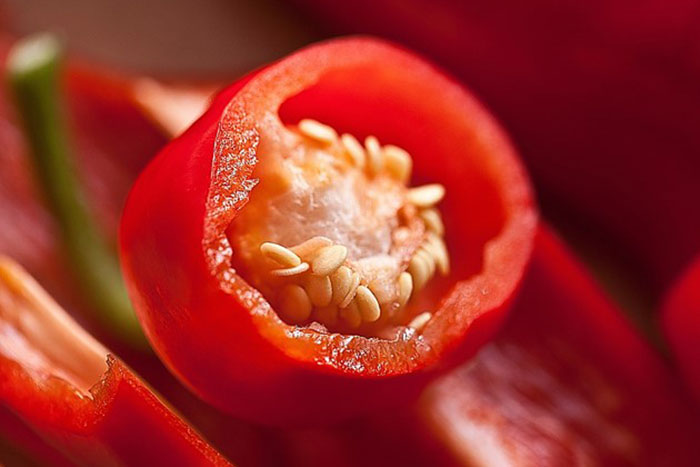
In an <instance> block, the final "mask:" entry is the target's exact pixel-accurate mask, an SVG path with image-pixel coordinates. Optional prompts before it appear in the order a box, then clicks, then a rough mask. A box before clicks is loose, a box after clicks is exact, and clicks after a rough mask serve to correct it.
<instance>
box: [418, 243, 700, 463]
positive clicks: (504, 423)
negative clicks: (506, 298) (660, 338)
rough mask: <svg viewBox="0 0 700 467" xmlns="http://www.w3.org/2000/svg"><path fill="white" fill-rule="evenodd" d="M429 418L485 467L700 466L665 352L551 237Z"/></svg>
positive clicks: (440, 390) (438, 388) (694, 427)
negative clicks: (495, 328) (501, 323)
mask: <svg viewBox="0 0 700 467" xmlns="http://www.w3.org/2000/svg"><path fill="white" fill-rule="evenodd" d="M423 411H424V416H425V417H426V418H427V419H428V420H430V421H432V425H433V427H434V430H435V432H436V433H437V434H438V435H439V436H440V437H442V438H443V439H444V440H445V442H446V443H447V444H448V445H449V446H451V448H452V449H453V451H454V452H455V454H456V455H457V456H459V457H461V458H463V459H465V460H466V459H469V460H470V461H471V462H476V463H477V464H485V465H510V464H517V465H572V464H583V465H675V466H680V465H696V464H697V459H698V456H700V450H699V449H700V448H699V447H698V444H697V440H698V439H700V431H699V428H700V426H699V425H698V424H697V414H696V413H694V412H693V410H692V407H691V404H690V403H689V400H688V399H687V397H685V396H684V394H683V393H682V390H681V388H680V387H679V385H678V384H677V381H676V380H675V379H674V377H673V375H672V374H671V372H670V371H669V369H668V368H667V367H666V365H665V364H664V362H662V361H661V360H660V359H659V358H658V356H657V355H656V353H655V352H654V351H653V350H652V349H651V348H650V347H649V345H648V344H647V343H646V342H644V341H643V340H642V339H641V338H640V337H639V335H638V334H637V333H636V332H635V331H634V330H633V329H632V328H631V326H630V324H629V323H628V322H627V321H626V320H625V318H624V317H623V314H622V312H621V311H620V310H618V309H617V308H616V307H615V305H614V304H613V303H611V302H610V301H609V299H608V298H607V297H605V296H604V294H603V293H602V292H601V291H600V289H599V288H598V287H597V286H596V285H595V284H594V283H593V282H592V280H591V278H590V277H589V276H588V275H587V274H586V273H585V271H583V270H582V268H581V266H579V264H578V263H577V261H576V260H575V259H574V258H572V257H571V254H570V253H569V252H568V251H567V250H566V249H565V248H564V247H563V246H562V245H561V243H560V242H559V240H558V239H556V238H555V237H554V236H553V235H552V233H551V232H549V231H548V230H547V229H542V230H541V231H540V233H539V234H538V236H537V239H536V243H535V251H534V255H533V260H532V266H531V269H530V270H529V272H528V276H527V278H526V280H525V281H524V283H523V288H522V293H521V294H520V295H519V297H518V301H517V304H516V305H514V307H513V310H512V313H511V314H510V321H509V322H508V324H507V326H506V327H505V329H504V331H503V332H502V333H501V334H500V335H499V337H498V338H497V339H495V340H494V341H493V342H491V343H490V344H489V345H488V346H487V347H485V348H484V349H483V350H482V351H481V352H480V353H479V355H478V356H477V357H476V358H475V359H474V360H473V361H472V362H470V364H469V365H465V366H463V367H461V368H460V369H458V370H457V371H455V372H453V373H451V374H450V375H448V376H447V377H446V378H443V379H441V380H440V381H439V382H437V383H436V384H435V385H434V386H433V387H431V388H430V389H429V390H428V392H427V397H426V401H425V405H424V407H423Z"/></svg>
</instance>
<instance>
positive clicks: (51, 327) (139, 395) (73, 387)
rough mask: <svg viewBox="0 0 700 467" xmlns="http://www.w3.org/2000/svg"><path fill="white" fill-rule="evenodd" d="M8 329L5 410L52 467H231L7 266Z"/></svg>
mask: <svg viewBox="0 0 700 467" xmlns="http://www.w3.org/2000/svg"><path fill="white" fill-rule="evenodd" d="M0 329H1V333H2V340H0V404H2V408H3V410H5V409H8V410H9V413H8V414H7V415H8V417H6V418H8V420H14V421H15V422H16V421H20V422H21V423H22V424H24V425H25V426H27V427H29V428H30V429H31V430H32V431H33V432H34V433H35V434H37V435H38V436H39V437H40V438H41V440H43V441H44V442H46V443H48V444H49V445H50V446H51V447H50V448H42V449H41V450H39V451H37V453H38V454H40V455H41V456H44V457H46V458H51V459H52V461H51V462H52V463H54V462H55V461H57V459H55V457H56V456H57V451H58V452H60V453H61V454H62V455H63V456H66V458H67V459H69V460H70V461H72V462H76V463H78V464H81V465H113V464H122V463H123V464H125V465H145V464H153V463H157V464H161V463H163V462H165V463H167V464H168V465H222V466H223V465H230V464H229V463H228V461H226V459H224V458H223V457H222V456H221V455H220V454H219V453H218V452H217V451H216V450H215V449H214V448H212V447H211V446H209V445H208V444H207V442H206V441H205V440H203V439H202V438H201V437H200V436H199V435H198V434H197V433H196V432H195V431H194V430H193V429H192V428H191V427H190V426H189V425H187V423H186V422H184V421H183V420H182V419H180V418H179V417H178V416H177V415H176V414H174V413H173V412H172V411H171V409H170V408H169V407H167V406H166V405H164V404H163V402H161V401H160V400H159V399H158V397H156V395H155V394H153V392H152V391H151V389H149V388H148V386H146V385H145V384H144V383H143V381H141V379H140V378H139V377H138V376H136V375H135V374H134V373H133V372H132V371H131V370H130V369H129V368H128V367H127V366H126V365H124V363H122V362H121V361H120V360H119V359H117V358H116V357H114V356H113V355H111V354H108V352H107V350H106V349H104V347H102V346H101V345H100V344H99V343H98V342H97V341H95V340H94V339H93V338H92V337H91V336H90V335H88V334H87V333H86V332H85V331H83V330H82V329H81V328H80V327H78V325H77V324H76V323H75V322H74V321H72V319H71V318H70V317H68V315H67V314H66V313H65V312H64V311H63V310H62V309H60V307H59V306H58V305H57V304H56V303H55V302H54V301H53V300H52V299H51V298H50V297H49V296H48V295H47V294H46V293H45V292H44V291H43V290H42V289H41V287H40V286H39V285H38V284H37V283H36V282H34V280H33V279H32V278H31V277H30V276H29V275H28V274H27V273H26V272H24V271H23V270H22V269H21V268H20V267H19V266H18V265H16V264H15V263H14V262H12V261H10V260H8V259H6V258H0ZM10 414H11V416H10ZM15 417H16V418H15ZM16 425H17V427H18V428H16V429H14V430H13V431H15V432H17V431H18V429H21V428H22V425H21V424H16ZM10 428H11V427H10ZM29 434H30V435H31V433H29ZM10 435H12V434H11V433H10ZM19 435H20V437H21V438H22V439H24V440H27V441H31V443H32V445H34V446H36V445H37V444H38V443H40V442H41V441H40V440H39V439H37V438H36V437H33V435H32V436H27V433H19ZM53 449H56V450H57V451H54V450H53Z"/></svg>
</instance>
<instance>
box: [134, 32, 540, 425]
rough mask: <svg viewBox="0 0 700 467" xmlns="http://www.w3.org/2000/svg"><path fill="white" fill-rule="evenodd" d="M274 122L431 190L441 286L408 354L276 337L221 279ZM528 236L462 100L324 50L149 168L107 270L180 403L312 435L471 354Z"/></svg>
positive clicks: (378, 57)
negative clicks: (340, 138) (323, 134)
mask: <svg viewBox="0 0 700 467" xmlns="http://www.w3.org/2000/svg"><path fill="white" fill-rule="evenodd" d="M280 106H281V108H280ZM278 110H279V113H280V115H281V117H282V119H283V120H285V121H287V122H289V121H292V122H295V121H297V120H298V119H299V118H302V117H311V118H317V119H318V120H320V121H323V122H326V123H329V124H331V125H333V126H335V127H336V128H337V129H339V130H340V131H346V132H350V133H352V134H355V135H357V136H359V137H362V136H365V135H367V134H370V133H372V134H375V135H377V136H378V137H379V138H380V140H382V141H386V142H391V143H395V144H398V145H400V146H402V147H405V148H406V149H407V150H408V151H409V152H411V154H412V155H413V158H414V167H415V174H416V175H415V177H414V178H415V180H414V182H424V181H428V180H430V181H437V182H440V183H442V184H443V185H445V186H446V188H447V192H448V196H447V197H446V199H445V201H444V211H443V213H444V217H445V218H446V224H447V232H448V233H447V243H448V247H450V248H451V249H452V250H451V256H452V258H453V264H455V265H456V270H455V271H454V272H453V274H452V276H451V278H450V281H449V282H448V284H447V287H449V288H451V291H450V292H449V293H447V294H445V295H444V296H443V297H442V298H440V297H436V300H435V303H436V307H437V308H436V311H437V313H436V316H435V318H434V319H433V320H432V321H431V322H430V323H429V324H428V326H427V327H426V328H425V330H424V332H423V338H422V339H417V338H416V337H415V336H413V337H411V336H407V337H406V338H400V339H398V340H396V341H385V340H384V341H382V340H377V339H368V338H365V337H360V336H353V337H348V336H342V335H338V334H335V335H321V334H318V333H316V332H315V331H311V330H306V329H303V328H296V327H293V326H288V325H286V324H285V323H283V322H282V321H280V320H279V318H278V317H277V316H276V314H275V313H274V312H273V311H272V309H271V308H270V306H269V304H268V303H267V302H266V301H265V300H264V298H262V297H261V296H260V294H259V293H258V292H257V291H256V290H255V289H253V288H252V287H251V286H249V285H248V284H247V283H246V282H245V281H244V280H243V279H242V278H241V277H239V276H237V275H236V274H235V273H233V271H232V270H230V269H229V266H228V261H229V257H230V255H231V251H230V248H228V243H227V240H226V239H225V236H224V229H225V228H226V227H227V226H228V224H229V223H230V221H231V220H232V219H233V217H234V216H235V213H236V212H237V210H238V209H244V204H245V199H246V197H247V191H246V186H247V185H249V183H250V182H249V181H248V179H249V177H251V173H252V171H253V169H254V165H255V163H254V162H253V161H252V159H251V156H252V155H254V154H255V152H256V147H257V144H258V142H259V141H260V140H261V139H264V138H268V137H274V136H275V135H274V134H269V133H266V131H269V126H268V127H265V128H263V127H262V126H259V123H260V122H261V121H263V120H265V119H267V120H265V121H269V120H270V119H273V120H274V121H275V122H279V120H276V116H277V111H278ZM273 133H274V132H273ZM258 157H261V156H260V155H259V154H258ZM535 222H536V216H535V212H534V208H533V205H532V199H531V195H530V191H529V187H528V183H527V180H526V178H525V175H524V173H523V171H522V168H521V167H520V165H519V163H518V162H517V159H516V157H515V154H514V152H513V150H512V148H511V146H510V144H509V143H508V141H507V140H506V138H505V136H504V135H503V134H502V132H501V130H500V129H499V128H498V127H497V125H496V124H495V123H494V121H493V120H492V118H491V117H490V116H489V115H488V114H487V113H486V111H485V110H484V109H483V108H481V106H480V105H479V104H478V103H477V102H476V101H475V100H474V98H473V97H471V96H470V95H469V94H468V93H467V92H466V91H464V90H463V89H462V88H461V87H459V86H458V85H457V84H455V83H454V82H453V81H452V80H450V79H449V78H447V77H446V76H445V75H443V74H442V73H440V72H439V71H437V70H436V69H435V68H433V67H432V66H430V65H428V64H426V63H425V62H423V61H422V60H420V59H418V58H416V57H414V56H413V55H411V54H409V53H407V52H404V51H402V50H400V49H397V48H395V47H393V46H391V45H387V44H385V43H381V42H378V41H374V40H371V39H347V40H337V41H329V42H327V43H323V44H320V45H317V46H313V47H309V48H307V49H304V50H302V51H300V52H298V53H296V54H294V55H292V56H290V57H288V58H286V59H283V60H281V61H280V62H277V63H275V64H273V65H271V66H269V67H268V68H266V69H263V70H262V71H259V72H258V73H257V74H255V75H253V76H249V77H248V78H246V79H244V80H243V81H242V82H241V83H238V84H237V85H234V86H233V87H231V88H229V89H228V90H226V91H224V92H223V94H222V95H221V96H220V97H219V98H218V99H217V100H216V101H215V102H214V104H213V106H212V108H211V109H210V110H209V111H208V112H207V113H206V114H205V115H204V116H203V117H202V119H200V120H199V121H198V122H197V123H195V124H194V125H193V126H192V127H191V128H190V129H189V130H188V131H187V132H186V133H185V134H184V135H182V136H181V137H180V138H178V139H176V140H175V141H173V142H172V143H171V144H169V145H168V146H167V147H166V148H165V149H164V150H163V151H162V152H161V153H160V154H159V155H158V156H157V158H156V159H155V160H154V161H153V163H151V164H150V165H149V167H148V168H147V169H146V170H145V171H144V173H143V174H142V175H141V176H140V177H139V179H138V180H137V182H136V184H135V186H134V188H133V190H132V192H131V194H130V197H129V199H128V201H127V206H126V209H125V212H124V216H123V219H122V226H121V253H122V265H123V269H124V271H125V275H126V279H127V283H128V286H129V289H130V293H131V297H132V301H133V303H134V305H135V307H136V309H137V312H138V313H139V317H140V319H141V321H142V323H143V324H144V327H145V329H146V332H147V335H148V336H149V338H150V339H151V342H152V343H153V345H154V347H155V348H156V350H157V351H158V352H159V354H160V356H161V357H162V358H163V360H164V361H165V362H167V364H168V365H169V366H170V367H171V368H172V369H173V370H174V371H175V372H176V373H177V374H178V375H180V377H181V378H182V379H183V380H184V381H185V382H186V383H187V384H188V385H189V386H190V387H192V388H193V389H194V390H195V392H197V393H198V394H199V395H200V396H202V397H203V398H204V399H206V400H208V401H210V402H212V403H213V404H215V405H217V406H219V407H222V408H224V409H226V410H229V411H232V412H235V413H237V414H239V415H242V416H245V417H248V418H253V419H257V420H260V421H264V422H272V423H299V422H301V423H304V422H317V421H321V420H324V419H327V418H328V417H337V416H343V415H348V414H356V413H360V412H362V411H368V410H372V409H373V408H376V407H380V406H383V405H386V404H387V403H389V401H392V402H393V403H398V402H399V401H400V400H403V399H406V398H410V397H413V396H414V395H415V394H416V392H417V391H418V390H419V389H420V387H421V386H422V385H423V384H424V383H425V382H427V381H428V380H429V379H430V377H431V376H432V375H433V374H435V373H436V372H437V370H441V369H444V368H446V367H449V366H450V365H451V364H454V363H455V362H457V361H460V360H463V359H464V358H466V357H467V356H469V355H471V354H473V353H474V351H475V350H476V349H477V348H478V347H479V346H480V345H481V344H483V342H484V341H485V340H487V338H488V336H489V335H490V334H491V333H492V332H493V331H494V330H495V329H496V328H497V325H498V324H499V323H500V321H501V320H502V318H503V316H504V311H505V309H506V305H507V304H508V303H509V302H510V300H511V298H512V297H513V294H514V292H515V290H516V288H517V284H518V283H519V281H520V278H521V276H522V273H523V269H524V267H525V264H526V262H527V259H528V257H529V253H530V248H531V239H532V235H533V232H534V226H535ZM457 281H459V282H457Z"/></svg>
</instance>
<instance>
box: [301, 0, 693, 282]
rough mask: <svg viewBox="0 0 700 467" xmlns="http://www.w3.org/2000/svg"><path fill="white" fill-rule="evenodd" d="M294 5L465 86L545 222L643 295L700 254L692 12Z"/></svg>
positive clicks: (444, 4) (672, 6)
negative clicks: (608, 257)
mask: <svg viewBox="0 0 700 467" xmlns="http://www.w3.org/2000/svg"><path fill="white" fill-rule="evenodd" d="M294 3H297V4H299V5H302V6H303V7H304V10H305V12H306V13H308V14H309V15H310V16H311V17H312V18H316V19H317V21H316V24H318V25H320V26H321V27H325V28H326V29H327V30H328V31H329V32H331V33H334V34H338V33H341V34H346V33H369V34H376V35H378V36H381V37H386V38H389V39H392V40H397V41H399V42H401V43H403V44H406V45H408V46H409V47H412V48H414V49H416V50H418V51H420V52H422V53H425V54H426V55H427V56H429V57H431V58H433V59H435V60H436V61H437V62H438V63H439V64H441V65H443V66H445V67H446V68H447V69H449V70H451V71H452V72H453V73H455V74H456V75H457V76H458V77H459V78H461V79H463V80H464V82H466V83H468V84H469V85H470V87H472V89H474V91H475V92H476V93H477V95H479V96H480V97H483V98H484V100H485V102H486V103H487V104H488V105H489V106H490V107H491V108H492V109H493V110H494V112H495V114H496V115H497V116H498V117H499V118H500V119H502V120H503V122H504V124H505V127H506V128H507V129H508V130H509V133H510V134H511V135H512V137H513V139H514V140H515V142H516V144H517V146H518V147H519V149H520V150H521V152H522V155H523V159H524V160H525V162H526V165H527V166H528V168H529V169H530V171H531V173H532V176H533V180H534V182H535V185H536V186H537V187H538V189H539V193H540V195H541V198H542V204H543V208H544V211H545V213H547V212H548V211H549V212H550V213H552V214H555V215H556V216H557V217H560V218H563V219H562V220H563V221H565V222H570V223H571V224H573V225H572V226H571V227H573V228H575V229H578V230H579V232H580V233H585V234H587V235H592V236H593V240H594V241H597V243H598V248H607V249H608V251H610V252H612V253H614V254H618V255H620V256H621V258H620V259H621V260H622V261H623V262H627V263H628V265H629V266H630V268H629V270H630V271H632V272H635V273H637V274H638V278H639V280H640V282H642V283H649V284H650V285H651V286H653V288H650V290H652V291H653V293H656V294H658V293H660V292H662V291H663V290H665V287H666V286H667V285H668V284H669V282H670V281H671V280H672V279H673V278H675V276H676V275H677V274H678V273H679V272H680V270H681V269H682V268H683V267H684V266H685V265H686V264H687V261H688V258H691V257H692V256H693V255H694V254H695V253H696V252H697V251H698V249H699V248H700V240H699V239H700V216H698V215H689V214H688V213H689V212H697V205H696V202H697V200H698V199H700V183H698V178H700V164H699V163H698V161H699V160H700V159H698V157H697V154H698V153H700V133H699V132H698V131H697V129H698V127H700V107H698V106H697V105H696V103H697V102H698V101H700V87H699V86H698V85H697V82H698V77H700V62H698V60H697V56H698V50H700V33H699V29H698V27H697V17H698V13H699V12H700V5H699V4H698V2H696V1H686V0H648V1H645V2H643V3H642V4H640V3H639V2H635V1H617V2H609V1H605V0H594V1H588V2H585V3H581V2H578V1H576V0H567V1H559V0H545V1H539V2H534V3H533V2H520V1H517V0H496V1H489V2H482V1H469V0H454V1H450V0H448V1H438V2H434V1H429V0H408V1H403V0H402V1H395V0H381V1H375V0H360V1H352V2H324V1H318V0H294ZM612 239H614V241H613V242H611V240H612ZM610 243H614V244H613V245H611V244H610Z"/></svg>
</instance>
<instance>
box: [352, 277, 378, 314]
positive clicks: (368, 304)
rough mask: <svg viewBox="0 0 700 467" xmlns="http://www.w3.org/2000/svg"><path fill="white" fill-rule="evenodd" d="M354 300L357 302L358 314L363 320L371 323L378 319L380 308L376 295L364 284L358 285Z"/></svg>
mask: <svg viewBox="0 0 700 467" xmlns="http://www.w3.org/2000/svg"><path fill="white" fill-rule="evenodd" d="M355 301H356V302H357V308H358V309H359V310H360V316H362V319H363V320H364V321H366V322H368V323H373V322H375V321H377V320H378V319H379V316H380V315H381V308H380V307H379V302H378V301H377V297H375V296H374V294H373V293H372V291H371V290H369V288H367V287H366V286H364V285H361V286H359V287H358V288H357V294H356V295H355Z"/></svg>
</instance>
